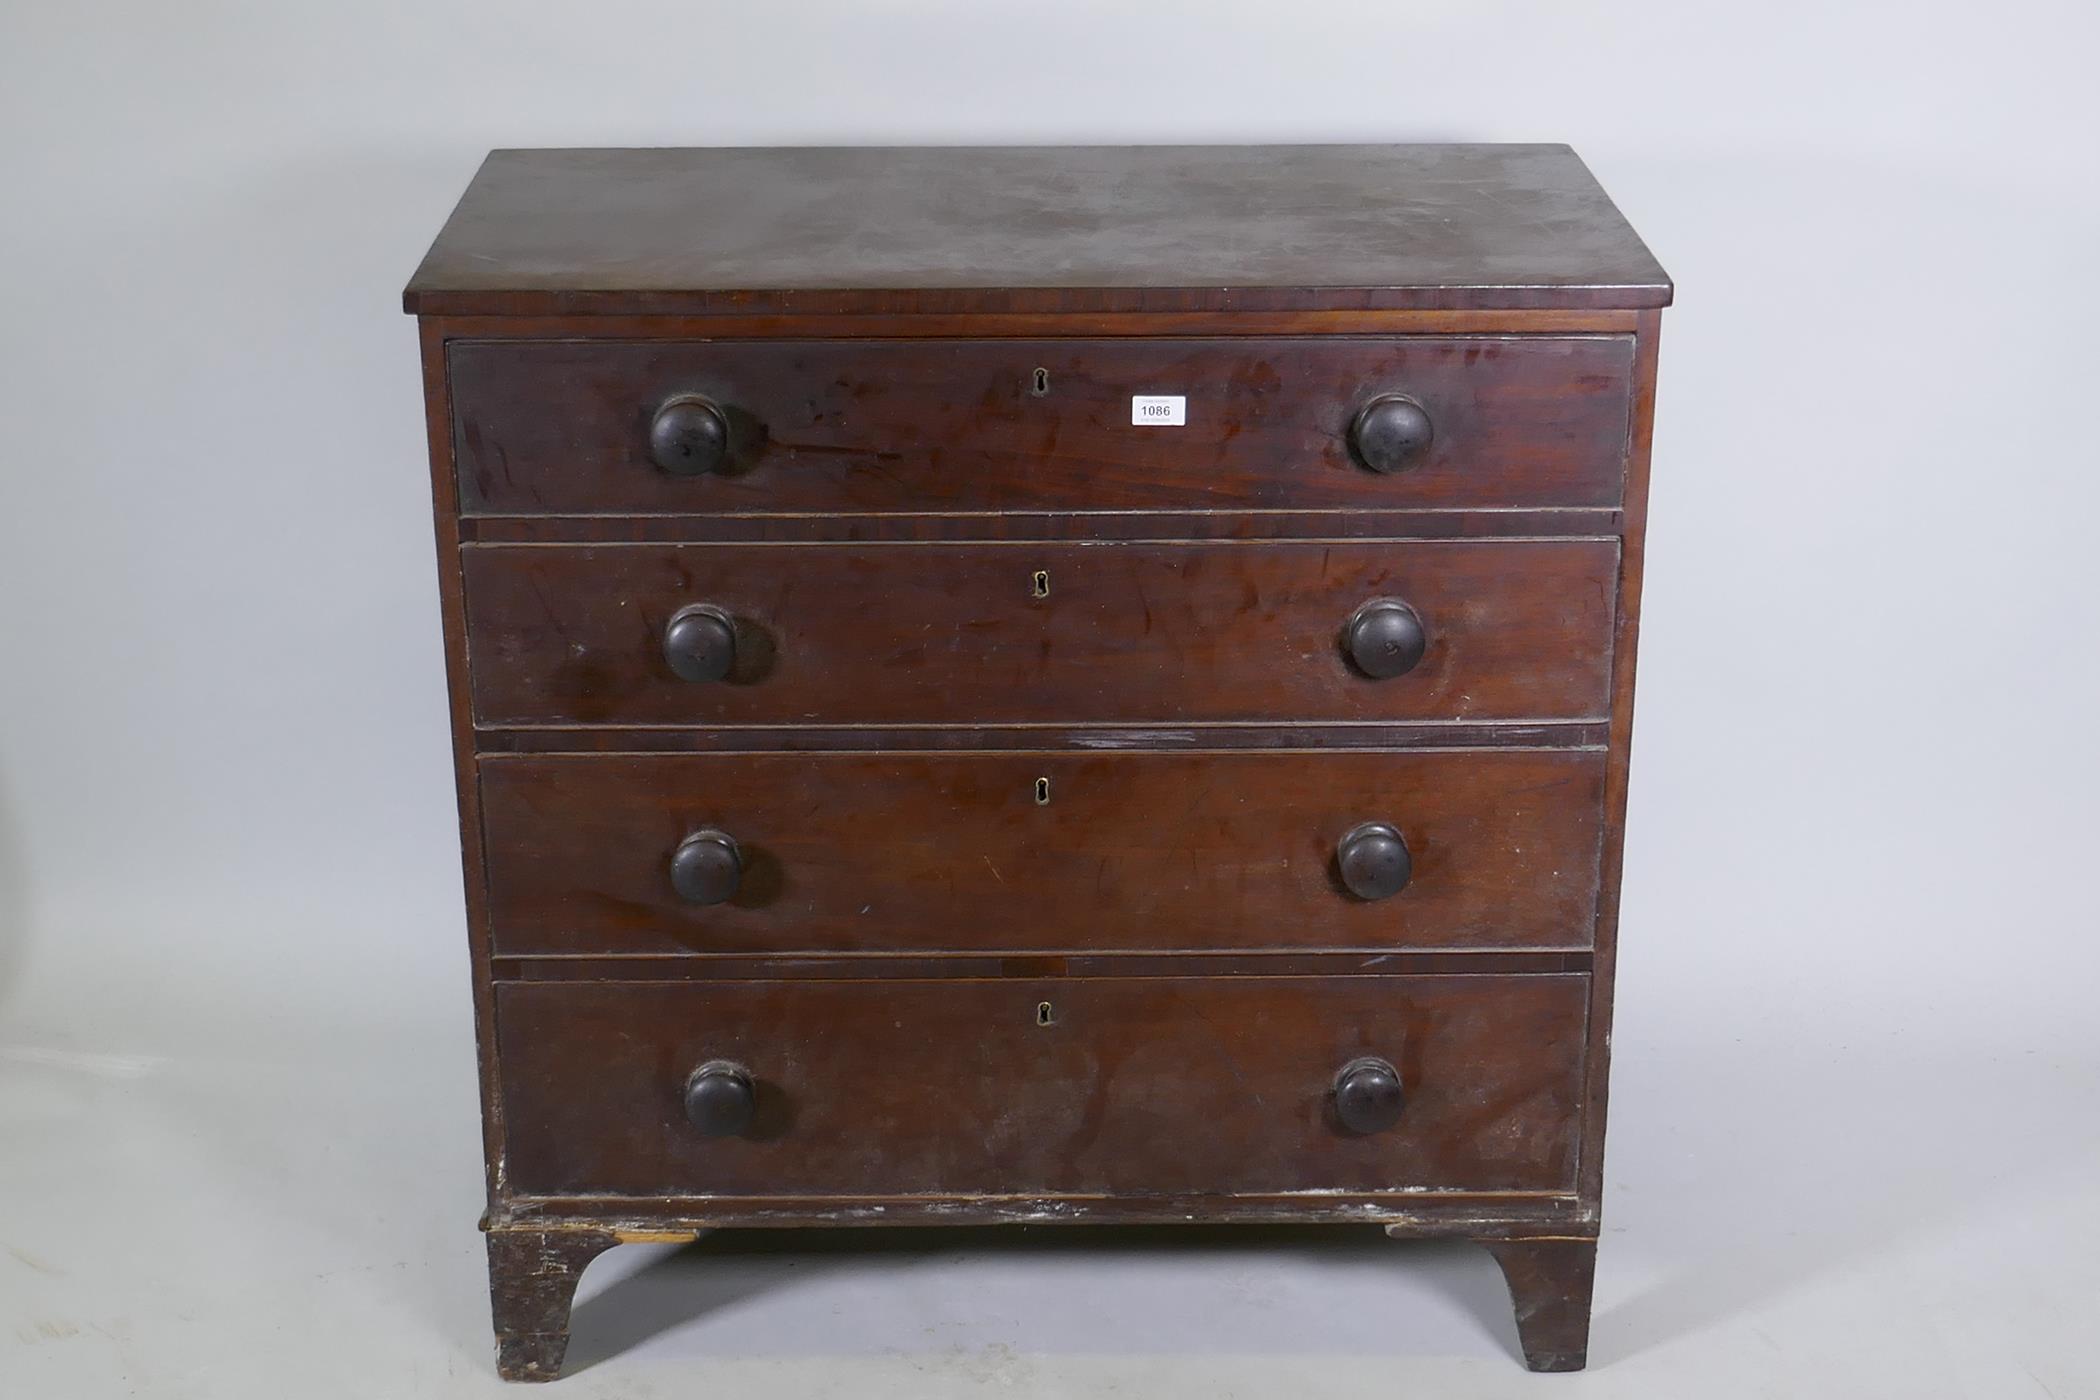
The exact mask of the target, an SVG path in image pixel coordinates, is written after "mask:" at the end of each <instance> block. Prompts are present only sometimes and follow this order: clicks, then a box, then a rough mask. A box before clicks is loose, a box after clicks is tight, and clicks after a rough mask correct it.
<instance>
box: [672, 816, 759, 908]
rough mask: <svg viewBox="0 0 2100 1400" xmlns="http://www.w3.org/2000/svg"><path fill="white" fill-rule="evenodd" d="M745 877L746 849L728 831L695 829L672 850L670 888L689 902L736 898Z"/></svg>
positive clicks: (711, 902) (723, 901)
mask: <svg viewBox="0 0 2100 1400" xmlns="http://www.w3.org/2000/svg"><path fill="white" fill-rule="evenodd" d="M743 878H744V856H743V852H741V851H739V850H738V849H737V845H736V842H735V841H734V840H732V839H731V838H730V835H729V833H728V832H726V831H716V830H715V829H714V828H712V827H709V828H708V829H707V830H705V831H696V832H694V833H693V834H692V835H691V836H688V837H686V838H685V840H683V841H681V842H679V843H678V849H677V850H675V851H673V852H672V853H671V888H672V889H674V890H676V891H678V897H679V898H680V899H682V900H684V901H685V902H686V903H688V904H722V903H725V902H726V901H728V900H731V899H734V898H735V897H736V889H737V885H738V884H739V883H740V882H741V881H742V880H743Z"/></svg>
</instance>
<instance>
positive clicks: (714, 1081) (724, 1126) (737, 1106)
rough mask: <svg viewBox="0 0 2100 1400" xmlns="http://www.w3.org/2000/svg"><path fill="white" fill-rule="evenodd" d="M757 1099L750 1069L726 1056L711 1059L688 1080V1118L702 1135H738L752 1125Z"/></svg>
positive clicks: (686, 1106)
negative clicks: (727, 1058)
mask: <svg viewBox="0 0 2100 1400" xmlns="http://www.w3.org/2000/svg"><path fill="white" fill-rule="evenodd" d="M757 1103H758V1091H757V1089H756V1088H755V1087H754V1086H753V1085H752V1083H751V1073H750V1071H749V1070H746V1069H745V1068H744V1067H743V1066H742V1065H735V1064H731V1063H730V1062H729V1061H727V1060H709V1061H708V1062H707V1063H706V1064H704V1065H702V1066H700V1068H698V1069H696V1070H694V1071H693V1077H692V1078H691V1079H688V1080H686V1081H685V1116H686V1121H687V1122H689V1123H691V1124H692V1125H693V1126H694V1127H695V1128H697V1129H699V1130H700V1133H701V1135H702V1136H703V1137H735V1136H736V1135H737V1134H738V1133H741V1132H742V1131H744V1129H746V1128H748V1127H750V1126H751V1110H752V1109H753V1108H754V1107H756V1105H757Z"/></svg>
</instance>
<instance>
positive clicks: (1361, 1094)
mask: <svg viewBox="0 0 2100 1400" xmlns="http://www.w3.org/2000/svg"><path fill="white" fill-rule="evenodd" d="M1406 1106H1407V1096H1406V1094H1404V1093H1403V1092H1402V1091H1401V1088H1400V1072H1399V1071H1398V1070H1396V1069H1394V1068H1393V1067H1392V1065H1391V1064H1390V1063H1389V1062H1387V1061H1385V1060H1381V1059H1379V1058H1378V1057H1377V1056H1376V1055H1366V1056H1364V1057H1363V1058H1362V1059H1360V1060H1351V1061H1350V1062H1349V1063H1348V1064H1346V1065H1343V1066H1342V1072H1341V1073H1340V1074H1337V1075H1336V1076H1335V1077H1334V1114H1335V1117H1337V1118H1339V1119H1341V1120H1342V1126H1343V1127H1345V1128H1347V1129H1348V1130H1349V1131H1350V1132H1352V1133H1381V1132H1384V1131H1385V1130H1386V1129H1387V1128H1390V1127H1392V1126H1393V1124H1395V1123H1397V1122H1399V1121H1400V1111H1401V1110H1402V1109H1403V1108H1405V1107H1406Z"/></svg>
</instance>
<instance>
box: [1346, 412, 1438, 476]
mask: <svg viewBox="0 0 2100 1400" xmlns="http://www.w3.org/2000/svg"><path fill="white" fill-rule="evenodd" d="M1435 436H1436V432H1435V429H1434V428H1433V427H1432V426H1431V425H1430V422H1429V410H1428V409H1426V408H1424V407H1422V405H1421V404H1419V403H1417V402H1415V401H1414V400H1413V399H1411V398H1409V397H1407V396H1406V395H1405V394H1384V395H1381V396H1379V397H1378V398H1375V399H1373V400H1371V401H1370V402H1369V403H1367V404H1365V405H1364V406H1363V408H1362V409H1361V410H1360V411H1358V413H1357V415H1356V421H1355V422H1353V423H1351V424H1350V425H1349V446H1350V448H1351V449H1353V450H1354V451H1355V453H1356V460H1357V461H1359V462H1361V463H1363V464H1364V465H1365V466H1367V467H1369V468H1370V469H1371V470H1372V471H1374V472H1397V471H1405V470H1406V469H1407V468H1409V467H1412V466H1414V465H1415V464H1416V463H1418V462H1420V461H1421V460H1422V459H1423V458H1424V457H1426V456H1427V455H1428V454H1429V444H1430V442H1431V441H1432V440H1433V439H1434V438H1435Z"/></svg>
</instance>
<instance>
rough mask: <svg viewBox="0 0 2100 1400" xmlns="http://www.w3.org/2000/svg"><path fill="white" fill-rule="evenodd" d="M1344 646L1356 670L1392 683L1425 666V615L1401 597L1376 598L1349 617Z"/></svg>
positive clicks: (1426, 631)
mask: <svg viewBox="0 0 2100 1400" xmlns="http://www.w3.org/2000/svg"><path fill="white" fill-rule="evenodd" d="M1342 647H1343V649H1344V650H1346V651H1347V652H1348V653H1349V659H1350V661H1352V662H1354V663H1355V665H1356V669H1357V670H1359V671H1361V672H1363V673H1364V674H1365V675H1367V676H1370V677H1372V678H1374V679H1376V680H1390V679H1391V678H1392V677H1394V676H1404V675H1406V674H1407V673H1408V672H1409V671H1412V670H1414V669H1415V667H1417V666H1419V665H1421V664H1422V655H1423V653H1424V652H1426V651H1428V650H1429V632H1428V630H1427V629H1426V628H1424V627H1423V626H1422V615H1421V614H1420V613H1418V612H1416V611H1415V610H1414V609H1413V608H1411V607H1409V606H1408V605H1407V604H1405V603H1403V602H1401V601H1400V600H1399V599H1398V598H1375V599H1373V600H1372V601H1370V602H1368V603H1366V604H1364V605H1363V606H1362V607H1360V608H1358V609H1357V610H1356V611H1355V612H1353V613H1351V614H1350V615H1349V621H1348V623H1347V624H1346V625H1344V626H1343V628H1342Z"/></svg>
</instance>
